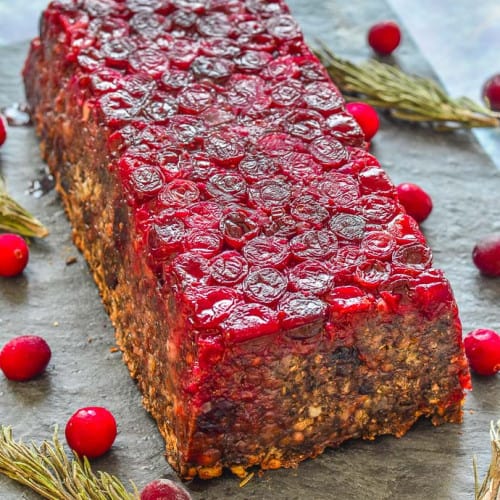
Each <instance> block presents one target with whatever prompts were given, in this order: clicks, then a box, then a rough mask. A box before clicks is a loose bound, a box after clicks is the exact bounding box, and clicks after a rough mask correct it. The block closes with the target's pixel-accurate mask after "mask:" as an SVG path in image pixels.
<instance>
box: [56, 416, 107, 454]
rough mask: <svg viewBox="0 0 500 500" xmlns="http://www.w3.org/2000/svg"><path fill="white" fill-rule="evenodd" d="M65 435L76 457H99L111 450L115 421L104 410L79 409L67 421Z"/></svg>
mask: <svg viewBox="0 0 500 500" xmlns="http://www.w3.org/2000/svg"><path fill="white" fill-rule="evenodd" d="M65 434H66V441H67V442H68V445H69V446H70V448H71V449H72V450H73V451H75V452H76V453H77V454H78V455H80V456H86V457H87V458H96V457H100V456H101V455H104V453H106V452H107V451H108V450H109V449H110V448H111V446H112V444H113V442H114V440H115V438H116V420H115V417H114V416H113V414H112V413H111V412H110V411H109V410H107V409H106V408H103V407H100V406H89V407H86V408H80V409H79V410H77V411H76V412H75V413H74V414H73V415H72V416H71V417H70V419H69V420H68V422H67V424H66V430H65Z"/></svg>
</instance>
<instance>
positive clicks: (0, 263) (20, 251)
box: [0, 233, 29, 277]
mask: <svg viewBox="0 0 500 500" xmlns="http://www.w3.org/2000/svg"><path fill="white" fill-rule="evenodd" d="M28 258H29V249H28V245H27V244H26V241H25V240H24V238H22V237H21V236H19V235H18V234H13V233H4V234H0V276H4V277H11V276H17V275H18V274H21V273H22V272H23V270H24V268H25V267H26V264H27V263H28Z"/></svg>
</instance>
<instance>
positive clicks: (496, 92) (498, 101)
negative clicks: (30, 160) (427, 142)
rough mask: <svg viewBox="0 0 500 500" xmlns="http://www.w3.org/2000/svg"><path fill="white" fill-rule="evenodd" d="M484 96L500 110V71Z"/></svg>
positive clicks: (484, 86)
mask: <svg viewBox="0 0 500 500" xmlns="http://www.w3.org/2000/svg"><path fill="white" fill-rule="evenodd" d="M482 96H483V99H484V100H485V101H486V104H487V105H488V106H489V107H490V108H491V109H492V110H493V111H500V73H499V74H496V75H493V76H492V77H490V78H488V80H486V83H485V84H484V85H483V89H482ZM0 144H1V140H0Z"/></svg>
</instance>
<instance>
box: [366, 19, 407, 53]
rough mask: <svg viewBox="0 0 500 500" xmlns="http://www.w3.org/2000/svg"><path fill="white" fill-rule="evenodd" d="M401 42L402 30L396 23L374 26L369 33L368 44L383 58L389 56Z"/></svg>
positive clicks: (383, 23)
mask: <svg viewBox="0 0 500 500" xmlns="http://www.w3.org/2000/svg"><path fill="white" fill-rule="evenodd" d="M400 42H401V29H400V28H399V26H398V25H397V23H395V22H394V21H382V22H380V23H377V24H374V25H373V26H372V27H371V28H370V30H369V31H368V44H369V45H370V47H371V48H372V49H373V50H374V51H375V52H377V54H380V55H382V56H388V55H390V54H392V53H393V52H394V50H396V48H397V47H398V46H399V44H400Z"/></svg>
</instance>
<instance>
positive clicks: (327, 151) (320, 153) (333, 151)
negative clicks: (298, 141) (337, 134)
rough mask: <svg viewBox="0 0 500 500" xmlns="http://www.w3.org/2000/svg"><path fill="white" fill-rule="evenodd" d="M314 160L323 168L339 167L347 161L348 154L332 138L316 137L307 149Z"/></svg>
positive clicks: (341, 145) (342, 146) (340, 144)
mask: <svg viewBox="0 0 500 500" xmlns="http://www.w3.org/2000/svg"><path fill="white" fill-rule="evenodd" d="M309 150H310V152H311V154H312V155H313V156H314V158H315V159H316V160H317V161H319V162H320V163H321V164H322V165H324V166H325V167H328V168H331V167H340V166H341V165H343V164H344V163H346V162H347V160H348V159H349V152H348V151H347V149H346V148H345V147H344V145H343V144H342V143H341V142H340V141H338V140H337V139H333V138H332V137H318V138H317V139H314V141H313V142H312V143H311V145H310V148H309Z"/></svg>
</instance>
